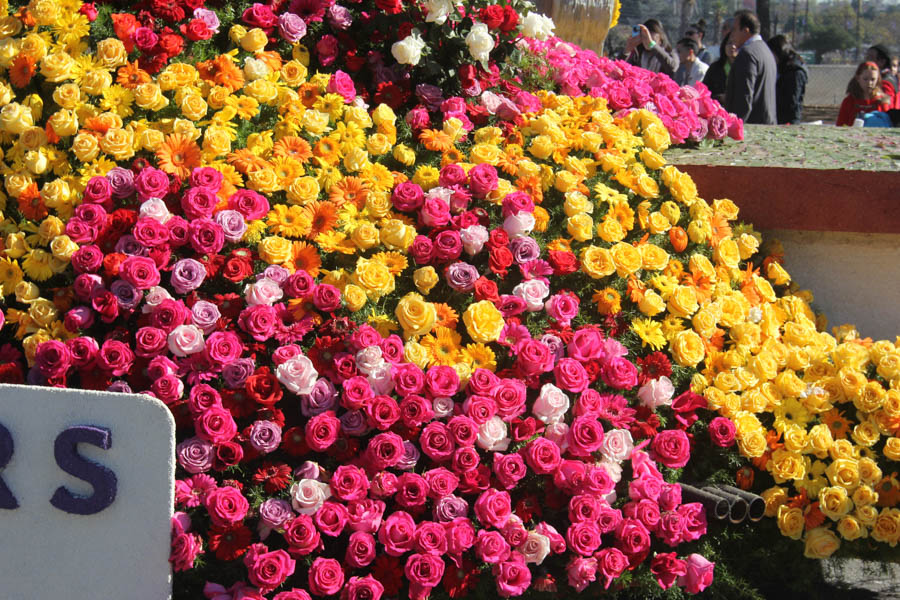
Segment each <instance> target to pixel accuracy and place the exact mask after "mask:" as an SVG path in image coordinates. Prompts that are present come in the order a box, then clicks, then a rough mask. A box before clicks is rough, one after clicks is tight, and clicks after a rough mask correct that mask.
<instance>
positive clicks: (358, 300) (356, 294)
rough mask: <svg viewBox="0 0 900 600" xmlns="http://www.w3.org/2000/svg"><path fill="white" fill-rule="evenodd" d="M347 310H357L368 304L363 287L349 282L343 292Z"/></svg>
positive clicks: (342, 295)
mask: <svg viewBox="0 0 900 600" xmlns="http://www.w3.org/2000/svg"><path fill="white" fill-rule="evenodd" d="M341 298H342V299H343V300H344V304H346V305H347V310H349V311H350V312H356V311H358V310H360V309H361V308H362V307H363V306H365V305H366V292H365V290H363V289H362V288H361V287H359V286H356V285H353V284H352V283H348V284H347V285H345V286H344V289H343V291H342V292H341Z"/></svg>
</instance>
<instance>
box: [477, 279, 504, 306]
mask: <svg viewBox="0 0 900 600" xmlns="http://www.w3.org/2000/svg"><path fill="white" fill-rule="evenodd" d="M475 300H477V301H481V300H490V301H491V302H499V301H500V294H499V292H498V290H497V284H496V283H494V282H493V281H492V280H490V279H487V278H486V277H484V276H481V277H479V278H478V279H476V280H475Z"/></svg>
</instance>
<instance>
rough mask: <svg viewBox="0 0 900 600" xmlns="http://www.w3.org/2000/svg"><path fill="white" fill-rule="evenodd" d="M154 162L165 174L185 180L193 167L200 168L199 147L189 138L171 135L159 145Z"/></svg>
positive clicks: (176, 134) (178, 134)
mask: <svg viewBox="0 0 900 600" xmlns="http://www.w3.org/2000/svg"><path fill="white" fill-rule="evenodd" d="M156 160H157V162H158V163H159V168H160V169H162V170H163V171H165V172H166V173H169V174H170V175H177V176H178V177H181V178H182V179H186V178H187V177H188V176H189V175H190V174H191V171H192V170H193V169H194V168H195V167H199V166H200V147H199V146H198V145H197V143H196V142H195V141H194V140H192V139H190V138H189V137H187V136H185V135H182V134H180V133H173V134H170V135H167V136H166V139H165V141H164V142H163V143H162V144H160V146H159V149H158V150H157V151H156Z"/></svg>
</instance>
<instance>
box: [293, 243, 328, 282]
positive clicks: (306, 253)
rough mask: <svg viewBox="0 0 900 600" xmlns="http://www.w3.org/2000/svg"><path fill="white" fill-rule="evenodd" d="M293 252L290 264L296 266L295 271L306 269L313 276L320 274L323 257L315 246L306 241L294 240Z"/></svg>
mask: <svg viewBox="0 0 900 600" xmlns="http://www.w3.org/2000/svg"><path fill="white" fill-rule="evenodd" d="M292 254H293V256H292V258H291V260H290V262H289V266H292V267H294V270H295V271H306V272H307V273H309V274H310V275H312V276H313V277H315V276H316V275H318V274H319V269H320V268H322V258H321V257H320V256H319V251H318V250H316V247H315V246H313V245H312V244H307V243H306V242H294V246H293V248H292Z"/></svg>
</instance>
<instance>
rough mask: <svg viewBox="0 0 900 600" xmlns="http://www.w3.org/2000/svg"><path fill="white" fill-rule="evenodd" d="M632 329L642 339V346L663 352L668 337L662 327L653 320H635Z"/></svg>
mask: <svg viewBox="0 0 900 600" xmlns="http://www.w3.org/2000/svg"><path fill="white" fill-rule="evenodd" d="M631 328H632V330H634V332H635V333H636V334H637V336H638V337H639V338H641V346H650V347H651V348H652V349H653V350H661V349H662V347H663V346H665V345H666V336H665V335H664V334H663V330H662V325H660V324H659V323H658V322H656V321H654V320H653V319H635V320H634V321H632V322H631Z"/></svg>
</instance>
